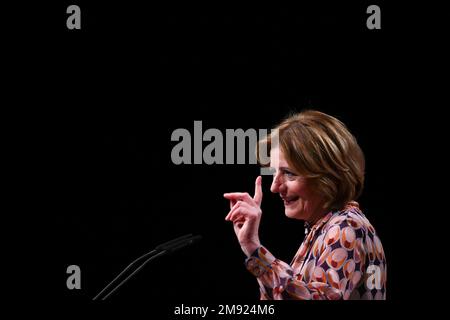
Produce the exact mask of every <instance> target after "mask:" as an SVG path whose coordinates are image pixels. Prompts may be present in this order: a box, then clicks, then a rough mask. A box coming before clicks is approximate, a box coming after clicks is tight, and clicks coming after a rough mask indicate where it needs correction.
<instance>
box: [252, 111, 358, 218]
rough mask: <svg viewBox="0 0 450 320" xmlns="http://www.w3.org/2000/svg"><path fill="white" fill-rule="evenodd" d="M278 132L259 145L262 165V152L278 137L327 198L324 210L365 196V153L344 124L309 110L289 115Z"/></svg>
mask: <svg viewBox="0 0 450 320" xmlns="http://www.w3.org/2000/svg"><path fill="white" fill-rule="evenodd" d="M275 129H278V130H274V131H273V133H272V135H268V136H267V137H266V138H265V139H263V140H261V141H259V143H258V152H257V156H258V161H259V162H260V163H261V159H260V158H259V149H260V148H262V147H267V148H268V149H267V150H270V147H271V139H272V137H273V135H274V134H277V135H278V138H279V145H280V149H281V151H282V152H283V153H284V155H285V157H286V161H287V162H288V164H289V165H290V166H291V167H292V168H293V170H294V171H296V173H297V174H300V175H302V176H303V177H305V178H307V179H308V180H307V181H308V182H309V183H311V186H312V187H313V188H314V189H315V191H316V192H318V193H319V194H320V195H321V196H322V197H323V199H324V200H325V203H324V206H323V207H324V209H335V210H340V209H342V208H344V207H345V205H346V204H347V203H348V202H350V201H353V200H356V199H357V198H358V197H359V196H360V195H361V193H362V190H363V185H364V168H365V160H364V154H363V152H362V150H361V148H360V147H359V145H358V143H357V141H356V139H355V137H354V136H353V135H352V134H351V133H350V132H349V130H348V129H347V127H346V126H345V125H344V124H343V123H342V122H341V121H339V120H338V119H336V118H334V117H332V116H330V115H327V114H325V113H322V112H319V111H314V110H306V111H302V112H300V113H297V114H293V115H291V116H289V117H288V118H286V119H285V120H283V121H282V122H281V123H280V124H279V125H278V126H277V127H275ZM262 165H264V164H263V163H262Z"/></svg>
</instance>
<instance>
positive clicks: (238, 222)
mask: <svg viewBox="0 0 450 320" xmlns="http://www.w3.org/2000/svg"><path fill="white" fill-rule="evenodd" d="M261 180H262V178H261V176H258V177H257V178H256V181H255V194H254V196H253V197H251V196H250V195H249V194H248V193H242V192H233V193H225V194H224V195H223V196H224V197H225V198H226V199H228V200H230V211H229V212H228V214H227V216H226V217H225V220H227V221H232V222H233V227H234V232H235V234H236V237H237V238H238V241H239V243H240V245H241V248H242V250H243V251H244V253H245V254H246V255H247V256H250V255H251V254H252V253H253V251H254V250H256V249H257V248H258V247H259V246H260V245H261V244H260V242H259V234H258V229H259V223H260V221H261V215H262V211H261V201H262V197H263V193H262V187H261Z"/></svg>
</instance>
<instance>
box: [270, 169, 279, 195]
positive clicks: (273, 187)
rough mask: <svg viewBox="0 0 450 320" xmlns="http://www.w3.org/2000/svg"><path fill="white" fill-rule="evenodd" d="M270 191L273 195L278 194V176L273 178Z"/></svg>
mask: <svg viewBox="0 0 450 320" xmlns="http://www.w3.org/2000/svg"><path fill="white" fill-rule="evenodd" d="M270 191H272V192H273V193H278V192H280V177H279V175H278V174H276V175H274V176H273V180H272V185H271V186H270Z"/></svg>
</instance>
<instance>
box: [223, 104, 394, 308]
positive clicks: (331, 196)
mask: <svg viewBox="0 0 450 320" xmlns="http://www.w3.org/2000/svg"><path fill="white" fill-rule="evenodd" d="M276 129H278V130H275V134H272V135H270V136H268V138H266V139H265V140H263V141H260V143H259V147H262V146H266V147H268V148H269V149H270V166H271V169H272V170H273V182H272V186H271V188H270V190H271V191H272V192H274V193H279V195H280V197H281V199H282V201H283V203H284V209H285V214H286V216H287V217H289V218H292V219H300V220H304V221H305V229H306V230H305V231H306V236H305V239H304V241H303V243H302V244H301V246H300V248H299V249H298V251H297V253H296V255H295V256H294V258H293V260H292V262H291V263H290V264H287V263H285V262H283V261H280V260H278V259H277V258H275V257H274V256H273V255H272V253H270V252H269V250H267V249H266V248H265V247H264V246H262V245H261V244H260V241H259V235H258V227H259V223H260V220H261V216H262V211H261V207H260V206H261V201H262V195H263V193H262V188H261V177H258V178H257V179H256V185H255V194H254V196H253V197H251V196H250V195H249V194H248V193H226V194H224V197H225V198H226V199H228V200H229V201H230V207H231V210H230V212H229V213H228V214H227V216H226V217H225V220H228V221H232V222H233V226H234V231H235V233H236V236H237V238H238V240H239V243H240V245H241V248H242V250H243V252H244V253H245V254H246V255H247V259H246V266H247V269H248V270H249V271H250V272H251V273H252V274H253V275H255V276H256V278H257V281H258V283H259V286H260V292H261V299H262V300H268V299H276V300H283V299H330V300H336V299H344V300H347V299H386V260H385V255H384V251H383V246H382V245H381V241H380V239H379V238H378V236H377V234H376V232H375V229H374V228H373V226H372V225H371V224H370V222H369V221H368V220H367V218H366V217H365V216H364V214H363V213H362V212H361V210H360V208H359V205H358V203H357V202H355V201H354V200H356V199H357V198H358V196H359V195H360V194H361V191H362V188H363V183H364V155H363V153H362V151H361V149H360V147H359V146H358V143H357V142H356V139H355V138H354V137H353V135H352V134H351V133H350V132H349V131H348V130H347V128H346V127H345V125H344V124H343V123H342V122H340V121H339V120H337V119H336V118H334V117H332V116H329V115H327V114H324V113H321V112H318V111H304V112H301V113H299V114H296V115H293V116H291V117H289V118H287V119H286V120H284V121H283V122H282V123H281V124H280V125H278V127H276ZM275 137H276V138H277V140H275V139H274V138H275ZM276 141H278V144H277V145H276V143H275V142H276ZM272 142H274V143H272ZM260 162H261V161H260Z"/></svg>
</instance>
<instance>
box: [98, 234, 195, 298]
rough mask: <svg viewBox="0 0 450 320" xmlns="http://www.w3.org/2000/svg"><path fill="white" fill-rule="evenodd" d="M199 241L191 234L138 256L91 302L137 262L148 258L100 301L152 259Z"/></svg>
mask: <svg viewBox="0 0 450 320" xmlns="http://www.w3.org/2000/svg"><path fill="white" fill-rule="evenodd" d="M200 239H201V236H199V235H197V236H192V234H187V235H184V236H181V237H178V238H176V239H173V240H171V241H168V242H165V243H163V244H160V245H159V246H157V247H156V248H155V249H153V250H152V251H150V252H147V253H146V254H144V255H142V256H140V257H139V258H137V259H135V260H134V261H133V262H131V263H130V264H129V265H128V266H127V267H126V268H125V269H124V270H122V272H120V273H119V275H117V276H116V277H115V278H114V279H113V280H112V281H111V282H110V283H109V284H108V285H107V286H106V287H105V288H103V290H101V291H100V292H99V293H98V294H97V295H96V296H95V297H94V298H93V299H92V300H97V299H98V298H99V297H100V296H101V295H102V294H103V293H104V292H105V291H106V290H107V289H108V288H109V287H111V286H112V285H113V284H114V283H115V282H116V281H117V280H118V279H119V278H120V277H121V276H122V275H123V274H124V273H125V272H127V271H128V270H129V269H130V268H131V267H133V266H134V265H135V264H137V263H138V262H139V261H142V260H143V259H145V258H147V257H149V256H150V257H149V258H148V259H146V260H145V261H144V262H143V263H142V264H141V265H140V266H139V267H137V268H136V269H135V270H134V271H133V272H132V273H131V274H130V275H128V277H126V278H125V279H124V280H122V281H121V282H120V283H119V284H118V285H117V286H116V287H115V288H113V289H112V290H111V291H110V292H109V293H108V294H107V295H105V296H104V297H103V298H102V299H101V300H106V299H107V298H108V297H109V296H110V295H111V294H112V293H114V292H115V291H116V290H117V289H119V288H120V287H121V286H122V285H123V284H124V283H125V282H126V281H127V280H128V279H130V278H131V277H132V276H133V275H135V274H136V273H137V272H138V271H139V270H141V269H142V268H143V267H144V266H145V265H146V264H147V263H149V262H150V261H152V260H153V259H155V258H157V257H159V256H162V255H164V254H169V253H172V252H174V251H176V250H178V249H181V248H183V247H185V246H187V245H190V244H193V243H194V242H197V241H198V240H200Z"/></svg>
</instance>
